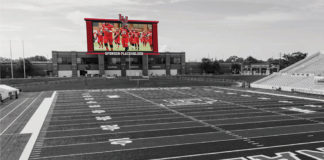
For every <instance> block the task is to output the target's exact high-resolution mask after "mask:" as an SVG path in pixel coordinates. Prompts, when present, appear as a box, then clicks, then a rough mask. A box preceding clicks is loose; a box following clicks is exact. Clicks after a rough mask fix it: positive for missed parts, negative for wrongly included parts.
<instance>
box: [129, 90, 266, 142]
mask: <svg viewBox="0 0 324 160" xmlns="http://www.w3.org/2000/svg"><path fill="white" fill-rule="evenodd" d="M124 92H125V93H127V94H130V95H132V96H134V97H137V98H139V99H142V100H144V101H146V102H149V103H152V104H154V105H156V106H158V107H161V108H164V109H166V110H169V111H171V112H173V113H175V114H178V115H181V116H183V117H185V118H188V119H191V120H192V121H195V122H198V123H201V124H202V125H204V126H207V127H211V128H213V129H215V130H217V131H221V132H224V133H226V134H227V135H230V136H233V137H235V138H238V139H242V138H243V137H242V136H240V135H237V134H235V133H233V132H231V131H228V130H225V129H223V128H220V127H218V126H215V125H213V124H210V123H207V122H205V121H203V120H199V119H197V118H195V117H193V116H189V115H186V114H184V113H181V112H179V111H177V110H174V109H171V108H169V107H166V106H165V105H161V104H158V103H155V102H153V101H151V100H148V99H146V98H144V97H141V96H139V95H137V94H134V93H130V92H127V91H124ZM174 92H176V93H177V91H174ZM179 92H180V93H181V91H179ZM199 98H201V97H199ZM208 99H210V100H213V99H211V98H208ZM248 143H250V144H252V143H257V142H254V141H253V140H250V139H249V142H248ZM258 144H259V145H262V144H260V143H258Z"/></svg>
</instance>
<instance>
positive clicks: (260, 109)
mask: <svg viewBox="0 0 324 160" xmlns="http://www.w3.org/2000/svg"><path fill="white" fill-rule="evenodd" d="M174 92H177V93H182V94H186V95H191V96H196V97H200V96H198V95H195V94H192V93H184V92H181V91H174ZM219 101H220V102H224V103H227V104H231V105H236V106H241V107H244V108H250V109H254V110H259V111H263V112H267V113H273V114H276V115H283V116H288V117H292V118H296V119H301V120H307V121H310V122H314V123H320V124H324V122H321V121H317V120H313V119H309V118H303V117H299V116H295V115H291V114H285V113H281V112H276V111H271V110H267V109H262V108H257V107H253V106H250V105H244V104H239V103H235V102H230V101H225V100H219Z"/></svg>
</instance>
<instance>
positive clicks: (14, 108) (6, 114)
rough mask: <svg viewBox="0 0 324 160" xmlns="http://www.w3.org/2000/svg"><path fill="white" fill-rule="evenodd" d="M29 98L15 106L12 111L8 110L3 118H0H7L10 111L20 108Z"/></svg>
mask: <svg viewBox="0 0 324 160" xmlns="http://www.w3.org/2000/svg"><path fill="white" fill-rule="evenodd" d="M28 99H29V98H27V99H25V100H23V101H22V102H21V103H19V104H18V105H17V106H16V107H15V108H13V109H12V110H11V111H10V112H8V113H7V114H6V115H5V116H3V117H2V118H0V121H2V120H3V119H4V118H6V117H7V116H8V115H9V114H10V113H12V112H13V111H14V110H16V109H17V108H19V107H20V106H21V105H22V104H24V103H25V102H26V101H27V100H28Z"/></svg>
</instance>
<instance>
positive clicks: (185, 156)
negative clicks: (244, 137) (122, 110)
mask: <svg viewBox="0 0 324 160" xmlns="http://www.w3.org/2000/svg"><path fill="white" fill-rule="evenodd" d="M314 143H324V141H314V142H306V143H295V144H285V145H276V146H269V147H258V148H249V149H238V150H231V151H222V152H211V153H201V154H192V155H184V156H174V157H166V158H155V159H151V160H167V159H175V158H189V157H197V156H205V155H215V154H223V153H234V152H242V151H253V150H259V149H270V148H278V147H288V146H298V145H306V144H314Z"/></svg>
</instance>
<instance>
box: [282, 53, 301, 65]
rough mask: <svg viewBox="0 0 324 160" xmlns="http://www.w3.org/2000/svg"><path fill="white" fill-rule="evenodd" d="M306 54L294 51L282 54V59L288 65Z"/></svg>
mask: <svg viewBox="0 0 324 160" xmlns="http://www.w3.org/2000/svg"><path fill="white" fill-rule="evenodd" d="M306 56H307V53H302V52H294V53H291V54H284V55H283V59H284V60H285V61H287V64H288V66H290V65H292V64H294V63H296V62H298V61H300V60H302V59H304V58H305V57H306Z"/></svg>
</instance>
